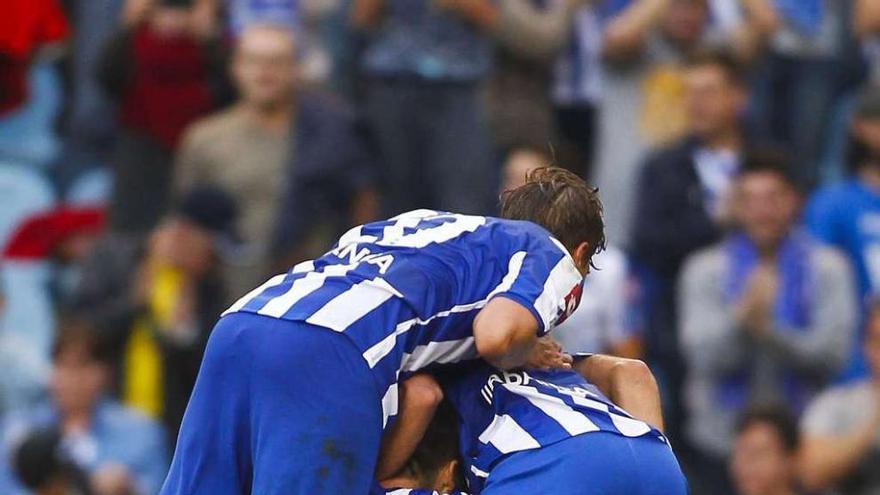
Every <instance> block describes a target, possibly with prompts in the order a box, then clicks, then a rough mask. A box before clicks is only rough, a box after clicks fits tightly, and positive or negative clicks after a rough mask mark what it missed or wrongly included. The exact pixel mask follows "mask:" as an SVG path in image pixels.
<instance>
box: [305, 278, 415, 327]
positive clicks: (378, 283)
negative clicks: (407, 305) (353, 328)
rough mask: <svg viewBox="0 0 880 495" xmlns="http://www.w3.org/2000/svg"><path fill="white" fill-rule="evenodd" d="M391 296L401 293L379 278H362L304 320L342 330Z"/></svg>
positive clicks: (401, 296) (397, 295)
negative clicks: (362, 279)
mask: <svg viewBox="0 0 880 495" xmlns="http://www.w3.org/2000/svg"><path fill="white" fill-rule="evenodd" d="M392 297H399V298H403V295H402V294H401V293H400V292H398V291H397V290H396V289H395V288H394V287H392V286H391V285H390V284H389V283H388V282H386V281H385V280H383V279H381V278H377V279H375V280H364V281H363V282H360V283H358V284H355V285H352V286H351V288H349V289H348V290H347V291H345V292H343V293H342V294H339V295H338V296H336V297H334V298H333V299H331V300H330V302H328V303H327V304H325V305H324V307H322V308H321V309H319V310H318V311H316V312H315V313H314V314H312V316H310V317H308V319H306V322H307V323H311V324H312V325H318V326H320V327H326V328H330V329H332V330H335V331H337V332H343V331H345V329H346V328H348V327H349V326H350V325H351V324H352V323H354V322H356V321H358V320H360V319H361V318H363V317H364V316H366V315H367V313H369V312H370V311H373V310H374V309H376V308H378V307H379V306H380V305H381V304H382V303H384V302H385V301H387V300H389V299H391V298H392Z"/></svg>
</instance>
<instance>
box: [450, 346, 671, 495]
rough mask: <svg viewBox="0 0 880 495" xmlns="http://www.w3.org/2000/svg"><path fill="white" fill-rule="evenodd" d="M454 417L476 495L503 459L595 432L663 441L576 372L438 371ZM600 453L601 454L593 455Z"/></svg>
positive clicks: (479, 366)
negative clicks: (654, 438)
mask: <svg viewBox="0 0 880 495" xmlns="http://www.w3.org/2000/svg"><path fill="white" fill-rule="evenodd" d="M436 376H437V378H438V380H439V381H440V383H441V385H442V386H443V389H444V392H445V394H446V397H447V398H448V399H449V400H450V401H451V402H452V404H453V405H454V406H455V409H456V411H458V415H459V427H460V437H461V438H460V442H461V455H462V460H463V461H464V464H465V474H466V476H467V479H468V487H469V489H470V491H471V492H472V493H480V490H481V489H482V486H483V484H484V483H485V481H486V478H487V477H488V476H489V473H490V472H491V470H492V466H493V465H494V464H495V463H496V462H497V461H498V460H499V459H500V458H501V457H502V456H504V455H506V454H510V453H513V452H520V451H525V450H532V449H538V448H541V447H546V446H548V445H552V444H554V443H556V442H559V441H562V440H565V439H566V438H570V437H574V436H577V435H582V434H586V433H590V432H594V431H603V432H609V433H614V434H618V435H622V436H626V437H640V436H643V435H654V436H657V437H658V438H662V439H664V441H665V437H663V434H662V433H660V432H659V431H658V430H656V429H655V428H653V427H652V426H650V425H648V424H647V423H645V422H643V421H639V420H637V419H634V418H633V417H632V416H630V415H629V414H628V413H627V412H626V411H624V410H622V409H620V408H619V407H617V406H615V405H614V403H612V402H611V401H610V400H609V399H608V398H607V397H605V396H604V395H603V394H602V393H601V392H600V391H599V389H597V388H596V387H595V386H594V385H592V384H590V383H589V382H587V381H586V380H585V379H584V377H582V376H581V375H580V374H578V373H577V372H575V371H565V370H549V371H543V370H514V371H499V370H497V369H495V368H493V367H491V366H489V365H488V364H486V363H485V362H483V361H481V360H475V361H471V362H469V363H460V364H459V365H458V366H456V367H454V368H449V369H447V370H443V371H440V372H438V373H437V375H436ZM595 455H601V453H595Z"/></svg>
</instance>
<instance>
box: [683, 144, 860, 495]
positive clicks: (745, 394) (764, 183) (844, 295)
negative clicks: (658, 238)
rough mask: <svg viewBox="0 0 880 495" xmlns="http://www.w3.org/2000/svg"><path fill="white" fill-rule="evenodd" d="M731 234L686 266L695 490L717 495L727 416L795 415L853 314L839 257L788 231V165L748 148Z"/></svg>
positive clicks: (838, 358)
mask: <svg viewBox="0 0 880 495" xmlns="http://www.w3.org/2000/svg"><path fill="white" fill-rule="evenodd" d="M735 188H736V189H735V191H736V197H735V199H734V208H733V212H734V218H735V220H736V223H737V225H738V227H739V228H738V229H737V230H736V231H734V232H732V233H731V234H730V235H728V236H727V237H726V238H725V239H724V241H722V242H721V243H720V244H717V245H715V246H712V247H710V248H708V249H706V250H704V251H701V252H699V253H697V254H695V255H693V256H692V257H690V258H689V259H688V261H687V264H686V266H685V267H684V270H683V274H682V278H681V295H680V302H681V344H682V349H683V354H684V357H685V360H686V362H687V365H688V376H687V387H686V396H685V404H686V406H687V408H688V411H689V413H690V416H689V418H688V423H687V425H686V435H687V438H688V439H689V441H690V442H691V444H692V447H693V448H694V449H695V450H696V455H695V456H694V459H693V460H692V463H691V468H692V473H691V475H692V476H691V481H692V484H693V485H694V487H695V493H698V494H699V493H707V494H708V493H712V494H713V495H714V494H720V493H723V492H722V491H721V489H720V488H719V489H718V491H715V490H713V489H711V488H712V487H723V486H725V485H726V483H725V476H724V473H725V467H724V466H725V461H724V459H725V457H726V456H727V455H728V454H729V452H730V447H731V442H732V438H733V431H734V424H735V422H736V417H737V416H738V415H739V414H740V412H741V411H743V410H744V409H745V408H746V407H748V406H749V405H750V404H765V403H776V402H782V403H783V404H786V405H788V406H789V407H790V408H792V409H793V410H794V411H801V410H803V408H804V406H806V404H807V403H808V401H809V400H810V399H811V398H812V397H813V395H814V394H815V393H816V392H817V391H818V390H820V389H821V388H822V387H823V386H824V385H826V384H827V383H828V382H829V381H830V380H831V379H832V378H833V377H834V376H835V375H836V373H837V372H838V371H839V370H840V368H841V367H842V366H843V365H844V364H845V363H846V358H847V356H848V354H849V349H850V345H851V343H852V341H853V337H854V330H855V325H856V321H857V318H856V316H857V305H856V301H855V298H854V297H853V290H854V289H853V284H854V282H853V280H852V276H851V274H850V270H849V267H848V266H847V264H846V261H845V260H844V258H843V257H842V256H841V255H840V254H839V253H838V252H836V251H835V250H832V249H830V248H827V247H824V246H822V245H820V244H818V243H817V242H815V241H814V240H813V239H811V238H810V237H809V236H807V235H806V234H805V233H804V232H802V231H801V230H799V229H798V228H797V227H796V222H797V219H798V213H799V212H798V209H799V203H800V198H799V195H798V192H797V188H796V185H795V182H794V180H793V179H792V178H791V176H790V172H788V171H787V163H786V162H785V160H784V159H782V158H781V157H779V156H777V154H776V153H773V152H769V151H768V152H761V153H753V154H752V155H751V156H749V157H747V158H746V159H745V161H744V164H743V167H742V170H741V171H740V172H739V174H738V176H737V179H736V184H735Z"/></svg>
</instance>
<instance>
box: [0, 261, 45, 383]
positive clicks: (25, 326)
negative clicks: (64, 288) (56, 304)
mask: <svg viewBox="0 0 880 495" xmlns="http://www.w3.org/2000/svg"><path fill="white" fill-rule="evenodd" d="M51 276H52V264H51V262H49V261H47V260H8V259H4V260H2V261H0V286H2V287H3V293H4V298H5V299H6V302H5V304H4V306H3V310H2V311H0V336H2V337H3V340H4V341H5V342H10V341H11V342H15V343H16V345H17V346H19V347H20V349H18V352H17V355H18V356H19V357H20V358H23V360H24V362H27V363H29V364H28V366H31V367H32V368H33V369H31V370H29V371H28V374H32V375H34V376H39V375H41V374H42V373H43V371H42V370H45V368H46V367H47V366H48V363H49V354H50V349H51V346H52V340H53V338H54V336H55V313H54V310H53V305H52V297H51V294H50V292H49V279H50V277H51Z"/></svg>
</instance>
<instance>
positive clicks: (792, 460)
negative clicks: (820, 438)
mask: <svg viewBox="0 0 880 495" xmlns="http://www.w3.org/2000/svg"><path fill="white" fill-rule="evenodd" d="M798 440H799V436H798V428H797V422H796V421H795V419H794V418H793V417H792V416H791V414H790V413H789V412H788V411H787V410H786V409H784V408H780V407H776V406H763V407H758V408H753V409H750V410H749V411H747V412H746V413H745V414H744V415H743V416H742V418H741V419H740V420H739V424H738V425H737V429H736V440H735V442H734V447H733V456H732V459H731V464H730V472H731V475H732V478H733V481H734V485H736V488H737V493H739V494H740V495H760V494H764V493H785V491H786V490H788V489H790V488H791V486H792V484H793V483H794V480H795V476H796V471H797V470H796V466H797V461H796V458H797V450H798Z"/></svg>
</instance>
